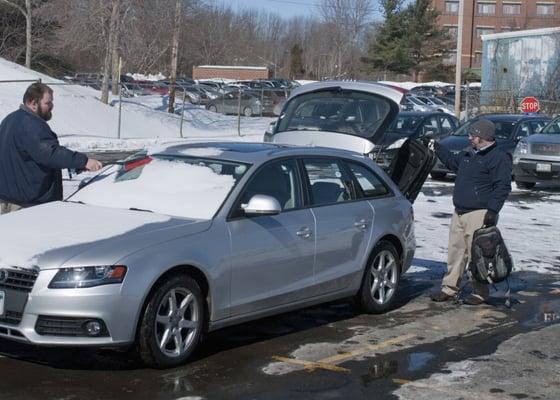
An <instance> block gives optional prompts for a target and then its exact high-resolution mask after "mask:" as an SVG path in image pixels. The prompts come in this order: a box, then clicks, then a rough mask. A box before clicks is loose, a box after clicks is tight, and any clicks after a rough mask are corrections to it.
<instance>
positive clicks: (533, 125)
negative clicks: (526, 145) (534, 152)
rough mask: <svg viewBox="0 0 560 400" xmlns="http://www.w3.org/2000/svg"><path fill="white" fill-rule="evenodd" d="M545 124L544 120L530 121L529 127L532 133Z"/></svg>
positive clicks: (539, 129) (537, 131)
mask: <svg viewBox="0 0 560 400" xmlns="http://www.w3.org/2000/svg"><path fill="white" fill-rule="evenodd" d="M545 125H546V121H531V128H533V133H539V132H540V131H541V130H542V128H544V127H545Z"/></svg>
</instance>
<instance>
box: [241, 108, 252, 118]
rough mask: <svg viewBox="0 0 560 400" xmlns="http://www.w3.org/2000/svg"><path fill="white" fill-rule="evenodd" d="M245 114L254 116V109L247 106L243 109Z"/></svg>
mask: <svg viewBox="0 0 560 400" xmlns="http://www.w3.org/2000/svg"><path fill="white" fill-rule="evenodd" d="M243 115H244V116H246V117H252V116H253V109H252V108H251V107H245V108H244V109H243Z"/></svg>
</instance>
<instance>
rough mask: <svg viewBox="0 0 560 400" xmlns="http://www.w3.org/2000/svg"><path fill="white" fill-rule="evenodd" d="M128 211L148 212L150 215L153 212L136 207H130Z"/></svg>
mask: <svg viewBox="0 0 560 400" xmlns="http://www.w3.org/2000/svg"><path fill="white" fill-rule="evenodd" d="M129 210H131V211H144V212H150V213H153V211H152V210H146V209H144V208H136V207H130V208H129Z"/></svg>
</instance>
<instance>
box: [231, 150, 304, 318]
mask: <svg viewBox="0 0 560 400" xmlns="http://www.w3.org/2000/svg"><path fill="white" fill-rule="evenodd" d="M256 194H264V195H268V196H272V197H274V198H276V199H277V200H278V202H279V203H280V205H281V206H282V211H281V212H280V213H279V214H277V215H262V216H253V217H248V216H246V215H245V214H244V212H243V210H242V205H243V204H247V203H248V201H249V199H250V198H251V197H252V196H254V195H256ZM302 204H303V199H302V189H301V180H300V178H299V175H298V166H297V162H296V161H295V160H281V161H273V162H271V163H269V164H266V165H265V166H263V167H261V168H260V169H259V170H258V171H257V172H256V173H255V175H254V176H253V178H252V179H251V180H250V181H249V182H248V183H247V185H246V187H245V188H244V189H243V192H242V193H241V195H240V197H239V199H238V201H237V204H236V205H235V206H234V209H233V213H232V214H231V217H230V219H229V221H228V223H227V224H228V230H229V233H230V237H231V239H230V240H231V268H232V270H231V315H232V316H235V315H241V314H246V313H251V312H256V311H261V310H264V309H267V308H272V307H276V306H279V305H282V304H287V303H291V302H294V301H298V300H301V299H303V298H306V297H308V296H309V289H308V288H309V287H311V286H312V285H313V265H314V258H315V219H314V217H313V214H312V212H311V210H309V209H308V208H303V207H302Z"/></svg>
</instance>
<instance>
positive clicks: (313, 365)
mask: <svg viewBox="0 0 560 400" xmlns="http://www.w3.org/2000/svg"><path fill="white" fill-rule="evenodd" d="M272 358H273V359H275V360H277V361H281V362H285V363H288V364H294V365H301V366H303V367H304V368H305V370H306V371H308V372H313V371H315V370H316V369H326V370H329V371H334V372H350V370H348V369H346V368H342V367H338V366H336V365H332V364H326V363H322V362H313V361H305V360H298V359H296V358H288V357H280V356H274V357H272Z"/></svg>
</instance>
